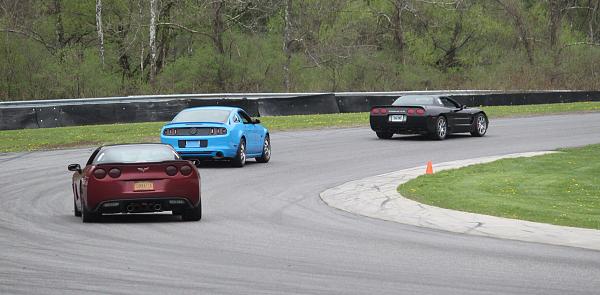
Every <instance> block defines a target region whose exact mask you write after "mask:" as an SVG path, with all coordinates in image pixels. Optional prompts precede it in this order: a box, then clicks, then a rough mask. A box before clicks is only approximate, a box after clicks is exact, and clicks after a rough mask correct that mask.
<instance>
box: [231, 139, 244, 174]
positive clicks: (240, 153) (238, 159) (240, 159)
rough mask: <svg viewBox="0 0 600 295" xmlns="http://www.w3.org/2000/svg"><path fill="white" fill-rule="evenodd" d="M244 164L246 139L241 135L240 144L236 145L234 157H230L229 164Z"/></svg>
mask: <svg viewBox="0 0 600 295" xmlns="http://www.w3.org/2000/svg"><path fill="white" fill-rule="evenodd" d="M244 165H246V140H245V139H244V138H243V137H242V139H240V144H239V145H238V150H237V153H236V154H235V157H234V158H233V159H231V166H233V167H238V168H241V167H244Z"/></svg>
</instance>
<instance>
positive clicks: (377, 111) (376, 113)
mask: <svg viewBox="0 0 600 295" xmlns="http://www.w3.org/2000/svg"><path fill="white" fill-rule="evenodd" d="M371 115H379V109H378V108H374V109H372V110H371Z"/></svg>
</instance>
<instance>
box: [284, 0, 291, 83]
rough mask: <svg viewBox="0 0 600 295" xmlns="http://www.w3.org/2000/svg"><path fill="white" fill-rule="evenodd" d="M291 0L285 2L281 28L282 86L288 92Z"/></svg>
mask: <svg viewBox="0 0 600 295" xmlns="http://www.w3.org/2000/svg"><path fill="white" fill-rule="evenodd" d="M291 13H292V0H286V1H285V15H284V21H285V24H284V27H283V53H284V54H285V62H284V63H283V75H284V77H283V86H284V87H285V91H287V92H290V88H291V85H290V63H291V61H292V50H291V49H290V46H291V43H292V41H293V40H292V36H291V30H292V20H291Z"/></svg>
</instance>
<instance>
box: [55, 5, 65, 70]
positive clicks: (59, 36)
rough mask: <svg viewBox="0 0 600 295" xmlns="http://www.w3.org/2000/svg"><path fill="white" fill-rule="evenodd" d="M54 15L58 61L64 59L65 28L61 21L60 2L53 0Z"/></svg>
mask: <svg viewBox="0 0 600 295" xmlns="http://www.w3.org/2000/svg"><path fill="white" fill-rule="evenodd" d="M54 13H55V14H56V28H55V30H56V43H57V44H58V46H56V48H57V50H58V58H59V59H60V61H63V60H64V59H65V56H64V52H63V50H62V49H63V48H64V47H65V45H66V44H65V28H64V26H63V21H62V7H61V5H60V0H54Z"/></svg>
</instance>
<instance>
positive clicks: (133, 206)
mask: <svg viewBox="0 0 600 295" xmlns="http://www.w3.org/2000/svg"><path fill="white" fill-rule="evenodd" d="M149 207H150V206H149ZM151 208H152V209H154V211H161V210H162V206H161V205H160V204H154V205H152V206H151ZM126 209H127V212H128V213H131V212H134V211H137V210H139V209H140V205H138V204H129V205H127V208H126Z"/></svg>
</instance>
